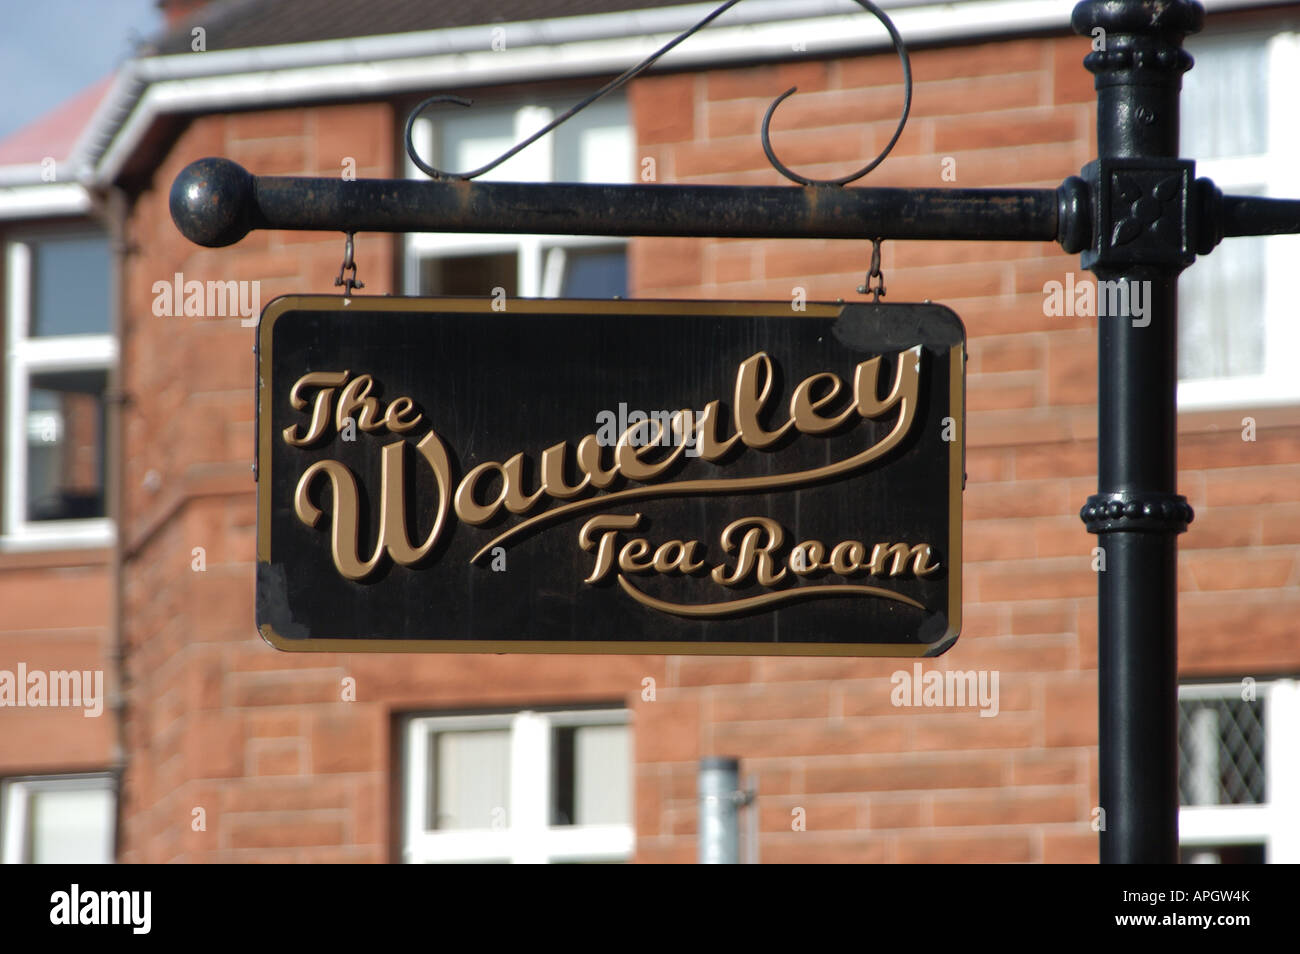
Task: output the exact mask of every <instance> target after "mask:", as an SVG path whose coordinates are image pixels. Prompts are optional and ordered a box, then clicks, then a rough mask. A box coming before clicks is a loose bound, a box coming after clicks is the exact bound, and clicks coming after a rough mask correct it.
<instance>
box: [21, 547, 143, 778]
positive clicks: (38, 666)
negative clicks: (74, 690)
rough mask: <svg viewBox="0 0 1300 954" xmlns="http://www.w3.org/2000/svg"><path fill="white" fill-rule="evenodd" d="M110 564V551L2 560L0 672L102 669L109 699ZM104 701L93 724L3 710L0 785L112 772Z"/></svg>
mask: <svg viewBox="0 0 1300 954" xmlns="http://www.w3.org/2000/svg"><path fill="white" fill-rule="evenodd" d="M109 559H110V554H109V552H108V551H107V550H87V551H78V550H72V551H57V552H47V553H9V554H3V555H0V607H3V609H2V610H0V669H4V670H6V671H8V672H11V673H12V672H16V671H17V669H18V665H19V663H22V664H24V665H25V666H26V667H27V672H29V673H31V672H38V671H39V672H47V673H48V672H50V671H69V670H81V671H84V670H91V671H94V670H100V671H102V672H103V673H104V693H105V695H106V696H109V695H110V694H111V693H112V691H113V679H114V676H113V672H114V667H113V643H112V633H111V630H110V627H109V607H110V605H111V600H110V593H111V590H110V587H111V574H110V571H109ZM110 698H111V696H110ZM103 702H104V704H103V711H102V712H101V713H100V715H99V716H98V717H93V718H88V717H87V716H86V715H85V710H83V709H80V708H75V707H74V708H48V707H47V708H40V709H34V708H23V709H19V708H9V707H5V708H3V709H0V778H4V777H12V776H18V775H58V774H61V773H64V772H102V771H106V770H108V769H110V768H111V767H112V764H113V748H114V745H115V744H116V742H117V738H116V732H117V727H116V723H115V717H114V713H113V708H112V706H111V704H110V699H109V698H106V699H105V700H104V701H103Z"/></svg>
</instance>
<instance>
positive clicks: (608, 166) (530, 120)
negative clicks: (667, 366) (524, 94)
mask: <svg viewBox="0 0 1300 954" xmlns="http://www.w3.org/2000/svg"><path fill="white" fill-rule="evenodd" d="M568 105H569V104H567V103H563V104H561V103H554V104H544V105H528V106H501V105H498V106H492V105H478V104H477V103H476V104H475V105H474V106H472V107H470V108H468V109H458V108H457V107H453V106H447V107H444V108H443V109H442V111H441V112H434V111H430V112H429V113H428V114H427V118H422V119H420V120H417V121H416V124H415V128H414V131H413V136H412V138H413V140H414V142H415V143H416V145H417V147H418V148H419V151H420V155H421V156H432V157H433V160H432V162H433V165H434V166H436V167H437V168H439V169H444V170H446V171H448V172H468V171H470V170H472V169H475V168H477V167H479V166H482V165H484V164H485V163H488V162H490V161H491V160H493V159H495V158H496V157H497V156H499V155H500V154H501V153H503V152H505V151H506V150H507V149H509V148H510V147H511V146H513V145H514V144H515V143H517V142H519V141H521V140H523V139H526V138H527V137H528V136H529V135H531V134H532V133H533V132H536V131H537V130H538V129H539V128H541V127H542V126H544V125H546V123H548V122H550V121H551V120H552V119H553V118H554V117H555V116H556V115H558V114H559V113H561V112H563V111H564V109H566V108H567V107H568ZM632 166H633V162H632V131H631V127H630V125H629V123H628V118H627V103H626V101H625V100H623V99H621V98H616V97H610V98H607V99H604V100H601V101H600V102H598V103H595V104H593V105H591V106H589V107H587V108H586V109H585V110H583V111H582V112H580V113H578V114H577V115H576V116H574V117H573V118H572V119H570V120H569V121H568V122H566V123H564V124H563V125H562V126H560V127H559V128H558V129H556V130H555V131H553V132H551V133H549V134H547V135H546V136H544V137H543V138H542V139H540V140H539V141H537V142H536V143H534V144H533V145H531V146H529V147H528V148H527V149H525V150H524V151H523V152H521V153H519V155H517V156H514V157H512V158H511V159H510V160H509V161H507V162H505V163H504V164H502V165H501V166H499V167H498V168H496V169H494V170H492V171H491V172H489V173H487V174H485V175H483V176H482V177H481V178H480V179H479V181H484V182H489V181H492V180H496V181H509V182H627V181H629V177H630V176H631V174H632ZM408 174H409V175H412V176H415V177H417V178H424V174H423V173H421V172H419V171H417V170H416V169H415V167H414V166H410V169H409V171H408ZM626 248H627V243H626V241H625V240H621V239H613V240H611V239H609V238H601V237H599V236H596V237H592V236H554V235H549V236H541V235H443V234H440V233H422V234H412V235H408V236H407V240H406V281H405V289H406V293H407V294H410V295H454V296H461V297H483V298H487V297H490V296H491V295H493V294H494V292H495V290H496V289H500V290H501V291H500V292H495V293H496V294H498V295H500V294H504V295H505V296H506V297H507V298H514V297H524V298H539V297H541V298H557V297H566V298H568V297H572V298H613V297H616V296H626V295H627V254H626Z"/></svg>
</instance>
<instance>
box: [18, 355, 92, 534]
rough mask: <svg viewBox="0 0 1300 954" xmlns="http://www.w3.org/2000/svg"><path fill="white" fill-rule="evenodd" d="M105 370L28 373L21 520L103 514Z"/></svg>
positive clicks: (77, 517)
mask: <svg viewBox="0 0 1300 954" xmlns="http://www.w3.org/2000/svg"><path fill="white" fill-rule="evenodd" d="M107 384H108V374H107V372H105V371H59V372H52V373H45V374H33V375H32V376H31V378H30V387H29V391H28V399H27V519H28V520H32V521H39V520H67V519H84V518H89V517H103V516H104V515H105V512H106V511H105V508H104V466H105V462H104V431H105V420H104V390H105V388H106V387H107Z"/></svg>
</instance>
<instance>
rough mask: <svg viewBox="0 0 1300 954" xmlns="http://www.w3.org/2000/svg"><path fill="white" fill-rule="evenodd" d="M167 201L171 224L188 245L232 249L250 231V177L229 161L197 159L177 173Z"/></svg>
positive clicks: (252, 196)
mask: <svg viewBox="0 0 1300 954" xmlns="http://www.w3.org/2000/svg"><path fill="white" fill-rule="evenodd" d="M168 201H169V205H170V207H171V213H172V221H173V222H175V223H176V227H177V228H178V229H180V231H181V234H182V235H184V236H185V237H186V238H187V239H189V240H190V241H191V242H194V243H195V244H196V245H204V246H207V247H208V248H220V247H222V246H225V245H233V244H235V243H236V242H238V241H239V240H240V239H242V238H243V237H244V236H245V235H247V234H248V231H249V229H250V228H251V227H252V213H253V209H254V202H255V197H254V195H253V177H252V175H250V174H249V172H248V170H246V169H245V168H244V167H243V166H241V165H239V164H238V163H236V162H231V161H230V160H229V159H217V158H207V159H199V160H197V161H195V162H191V163H190V164H189V165H188V166H186V167H185V168H184V169H182V170H181V173H180V175H178V176H177V177H176V181H175V182H173V183H172V191H171V196H170V198H169V200H168Z"/></svg>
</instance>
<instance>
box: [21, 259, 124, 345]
mask: <svg viewBox="0 0 1300 954" xmlns="http://www.w3.org/2000/svg"><path fill="white" fill-rule="evenodd" d="M31 254H32V301H31V308H32V320H31V328H30V331H29V332H28V333H29V334H30V335H31V336H32V337H34V338H35V337H44V336H47V335H94V334H97V335H103V334H108V333H109V330H110V329H109V326H108V295H109V287H108V285H109V282H108V268H109V262H108V242H107V241H106V240H105V239H104V238H102V237H93V236H84V237H75V238H74V237H68V238H49V239H42V240H40V241H37V242H32V243H31Z"/></svg>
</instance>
